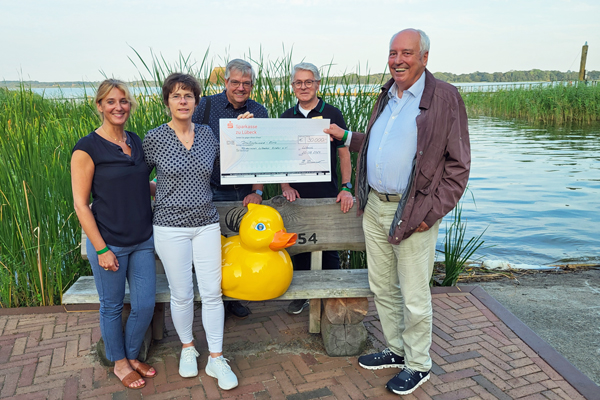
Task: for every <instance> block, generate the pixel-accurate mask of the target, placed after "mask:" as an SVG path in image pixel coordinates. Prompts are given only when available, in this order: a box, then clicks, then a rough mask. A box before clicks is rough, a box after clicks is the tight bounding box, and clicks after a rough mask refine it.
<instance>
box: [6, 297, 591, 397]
mask: <svg viewBox="0 0 600 400" xmlns="http://www.w3.org/2000/svg"><path fill="white" fill-rule="evenodd" d="M461 289H462V291H460V290H456V288H453V289H451V290H449V291H448V289H434V290H433V293H434V295H433V296H434V343H433V346H432V349H431V350H432V351H431V354H432V358H433V361H434V367H433V369H432V375H431V379H430V380H429V381H428V382H427V383H425V384H424V385H422V386H421V387H420V388H419V389H417V390H416V391H415V392H414V393H413V394H411V395H407V396H403V397H402V398H403V399H434V400H450V399H486V400H487V399H502V400H504V399H566V400H575V399H598V398H600V388H598V387H597V386H596V385H595V384H593V382H591V381H590V380H589V379H587V377H585V376H584V375H583V374H581V373H579V371H577V370H575V369H574V367H572V366H571V365H570V364H568V362H566V361H565V360H564V358H562V357H561V356H560V355H558V354H557V353H556V352H554V351H553V349H551V348H550V347H549V346H548V345H546V344H545V343H544V342H543V341H541V339H539V338H537V337H536V336H535V334H533V335H532V334H531V332H530V331H528V329H527V327H525V326H524V325H522V324H521V323H520V321H518V320H516V319H515V318H514V317H512V316H511V314H510V313H508V312H507V311H506V310H504V309H503V308H502V307H501V306H499V305H498V304H497V303H496V302H495V301H494V300H493V299H491V298H490V297H489V296H487V295H486V294H485V292H484V291H483V290H482V289H480V288H476V287H462V288H461ZM286 306H287V302H282V301H269V302H257V303H251V304H250V309H251V310H252V315H251V316H250V317H249V318H248V319H246V320H236V319H233V318H228V319H227V321H226V324H225V356H226V357H228V358H229V359H230V360H231V366H232V368H233V370H234V372H235V373H236V374H237V376H238V377H239V380H240V385H239V387H237V388H236V389H234V390H231V391H221V390H219V388H218V386H217V385H216V381H215V380H214V379H213V378H211V377H209V376H207V375H206V374H205V373H204V366H205V365H206V360H207V357H208V350H207V348H206V340H205V336H204V331H203V330H202V327H201V311H200V309H199V308H198V309H197V310H196V318H195V324H194V332H195V335H196V340H197V348H198V351H199V352H200V353H201V357H200V358H199V363H200V368H201V372H200V375H199V377H197V378H191V379H184V378H181V377H180V376H179V374H178V359H179V358H178V356H179V347H180V344H179V342H178V339H177V336H176V333H175V331H174V329H173V327H172V325H171V324H170V318H169V316H168V313H167V327H166V328H167V336H166V337H165V338H164V339H163V340H161V341H159V342H157V343H155V344H154V346H153V348H152V350H151V353H150V362H151V364H152V365H153V366H154V367H155V368H156V370H157V371H158V375H157V377H156V378H154V379H149V380H147V385H146V387H145V388H143V389H142V390H127V389H125V388H124V387H123V386H122V385H121V383H120V382H119V380H118V379H117V378H116V376H115V375H114V374H113V373H112V372H109V369H108V368H106V367H103V366H102V365H100V363H99V362H98V360H97V358H96V355H95V343H96V342H97V341H98V340H99V339H100V328H99V326H98V313H97V312H96V311H91V312H65V311H64V310H62V309H61V308H59V307H48V308H37V309H26V310H0V399H3V400H4V399H88V398H99V399H137V398H143V399H174V398H177V399H189V398H193V399H221V398H240V399H289V400H304V399H317V398H319V399H353V400H355V399H365V398H369V399H370V398H378V399H386V398H389V399H398V398H399V396H396V395H393V394H391V393H389V392H388V391H387V390H386V389H385V388H384V386H385V383H386V382H387V381H388V380H389V379H390V378H391V377H392V376H393V375H394V374H396V373H398V370H396V369H387V370H380V371H368V370H365V369H362V368H360V367H359V366H358V364H357V361H356V357H339V358H333V357H328V356H327V355H326V353H325V350H324V348H323V344H322V341H321V338H320V335H313V334H309V333H308V313H306V312H305V313H304V314H301V315H299V316H290V315H288V314H286V313H285V311H284V308H285V307H286ZM19 312H20V314H18V313H19ZM32 312H34V313H32ZM511 317H512V319H511ZM365 325H366V327H367V329H368V331H369V349H368V351H372V350H377V351H379V350H381V349H383V348H384V347H385V346H384V344H383V343H384V340H383V334H382V332H381V325H380V323H379V320H378V317H377V313H376V311H375V307H374V305H373V303H372V301H371V303H370V311H369V314H368V315H367V317H366V319H365ZM582 393H583V395H582Z"/></svg>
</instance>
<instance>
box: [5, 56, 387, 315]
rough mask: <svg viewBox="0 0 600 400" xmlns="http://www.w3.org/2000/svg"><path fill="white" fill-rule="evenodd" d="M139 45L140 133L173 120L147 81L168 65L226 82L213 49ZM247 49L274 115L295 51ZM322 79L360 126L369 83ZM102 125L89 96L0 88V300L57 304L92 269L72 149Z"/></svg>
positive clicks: (354, 261)
mask: <svg viewBox="0 0 600 400" xmlns="http://www.w3.org/2000/svg"><path fill="white" fill-rule="evenodd" d="M134 54H135V55H134V57H133V58H132V62H134V64H136V66H138V71H139V73H140V80H141V81H142V85H143V88H142V89H143V90H142V93H141V94H140V95H139V96H137V101H138V104H139V106H138V109H137V111H136V112H135V113H134V114H133V115H132V116H131V118H130V119H129V121H128V124H127V126H126V129H128V130H130V131H133V132H136V133H138V134H139V135H140V136H141V137H142V138H143V136H144V134H145V133H146V132H147V131H148V130H150V129H152V128H154V127H156V126H158V125H160V124H162V123H165V122H167V121H168V120H169V117H168V115H167V114H166V112H165V106H164V105H163V103H162V100H161V98H160V96H159V95H157V94H156V93H155V90H153V89H152V87H151V83H150V82H154V81H156V82H158V83H159V85H160V84H162V81H163V79H164V78H165V77H166V76H167V75H168V74H169V73H171V72H173V71H183V72H187V73H191V74H193V75H195V76H197V77H198V78H199V80H200V81H201V83H203V91H204V94H205V95H206V94H214V93H218V92H220V91H222V90H223V86H222V82H217V84H210V83H209V77H210V72H211V70H212V62H211V61H210V60H209V59H208V52H207V53H206V54H205V56H204V58H203V59H202V60H201V61H200V62H199V63H194V62H192V61H191V60H190V58H189V57H185V56H182V55H181V56H180V57H179V59H178V60H176V62H175V63H173V64H169V63H168V62H167V61H166V60H164V59H163V58H162V57H161V56H157V55H153V56H152V59H151V60H150V62H148V63H146V62H145V61H144V60H143V59H142V57H141V56H140V55H139V54H138V53H137V52H135V50H134ZM247 59H250V60H251V61H252V62H253V63H254V66H255V69H256V71H257V81H256V85H255V87H254V90H253V98H254V99H255V100H256V101H258V102H260V103H263V104H264V105H265V107H266V108H267V110H268V111H269V115H270V116H272V117H276V116H279V115H280V114H281V113H283V111H284V110H285V109H287V108H289V107H291V106H293V105H294V104H295V101H296V100H295V97H294V95H293V92H292V90H291V86H290V84H289V82H290V80H289V76H290V71H291V67H292V64H293V62H292V54H291V53H289V54H287V55H285V56H284V57H282V58H280V59H276V60H273V61H266V60H265V59H264V58H263V55H262V54H258V55H257V56H256V57H254V56H253V55H249V57H247ZM225 62H226V60H224V61H223V62H222V63H219V64H222V65H224V64H225ZM322 79H323V83H322V87H323V91H322V94H321V95H322V97H323V98H324V99H325V101H327V102H329V103H331V104H333V105H335V106H336V107H338V108H340V109H341V110H342V113H343V114H344V116H345V117H346V122H347V124H348V126H349V127H350V128H351V129H352V130H356V131H361V130H364V129H365V128H366V123H367V118H368V116H369V115H370V112H371V108H372V106H373V103H374V100H375V97H374V96H373V95H372V94H371V93H370V90H371V89H370V88H369V87H368V83H362V84H359V85H354V84H351V83H350V79H346V80H344V79H342V80H336V81H334V80H333V79H332V78H330V76H329V71H325V73H324V74H323V76H322ZM339 82H341V83H339ZM370 83H380V82H370ZM152 86H153V85H152ZM89 92H90V93H88V94H91V93H92V92H93V90H90V91H89ZM350 93H352V96H350ZM99 125H100V120H99V118H98V116H97V115H96V112H95V105H94V104H93V100H92V97H87V98H85V99H76V100H75V99H46V98H44V97H43V96H40V95H37V94H35V93H33V91H32V90H31V88H29V87H26V86H24V85H21V87H20V88H19V90H10V91H9V90H7V89H0V307H2V308H5V307H22V306H38V305H55V304H60V303H61V297H62V293H63V292H64V291H65V290H66V289H67V288H68V287H69V286H70V285H71V284H72V283H73V282H74V281H75V280H76V279H77V278H78V277H79V276H83V275H90V274H91V271H90V268H89V265H88V263H87V262H86V261H84V260H83V259H82V258H81V255H80V238H81V230H80V226H79V222H78V220H77V217H76V215H75V213H74V211H73V200H72V194H71V179H70V158H71V151H72V148H73V146H74V145H75V143H76V142H77V140H78V139H79V138H81V137H82V136H85V135H86V134H88V133H89V132H91V131H92V130H94V129H96V128H97V127H98V126H99ZM354 157H356V156H354ZM355 161H356V160H355V158H354V162H355ZM353 165H354V164H353ZM279 193H281V191H280V188H279V185H267V188H266V190H265V194H266V196H267V198H270V197H272V196H274V195H276V194H279ZM343 258H344V257H343ZM345 258H346V259H348V260H350V265H349V267H352V266H357V267H360V266H364V254H361V253H356V252H351V253H349V252H346V253H345Z"/></svg>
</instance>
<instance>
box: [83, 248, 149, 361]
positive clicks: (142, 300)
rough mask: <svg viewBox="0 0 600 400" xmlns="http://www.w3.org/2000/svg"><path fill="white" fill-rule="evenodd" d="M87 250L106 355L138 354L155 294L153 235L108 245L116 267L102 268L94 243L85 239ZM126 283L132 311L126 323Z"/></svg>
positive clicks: (117, 357)
mask: <svg viewBox="0 0 600 400" xmlns="http://www.w3.org/2000/svg"><path fill="white" fill-rule="evenodd" d="M86 247H87V254H88V259H89V262H90V264H91V266H92V272H93V273H94V280H95V282H96V289H97V290H98V295H99V297H100V331H101V332H102V338H103V339H104V347H105V349H106V357H107V358H108V359H109V360H110V361H117V360H122V359H123V358H128V359H130V360H134V359H136V358H137V356H138V354H139V352H140V348H141V346H142V342H143V341H144V335H145V333H146V330H147V329H148V326H149V325H150V322H151V321H152V315H153V314H154V297H155V295H156V262H155V260H154V238H153V237H150V239H148V240H146V241H145V242H142V243H140V244H136V245H133V246H128V247H117V246H111V245H108V248H109V249H110V250H111V251H112V252H113V253H114V254H115V256H116V257H117V260H119V269H118V270H117V271H114V272H113V271H105V270H104V269H102V267H100V265H99V264H98V255H97V254H96V250H95V249H94V246H92V244H91V243H90V241H89V240H88V241H87V244H86ZM126 280H127V282H128V283H129V293H130V297H131V314H129V318H128V319H127V323H126V324H125V333H123V323H122V322H121V314H122V313H123V299H124V297H125V281H126Z"/></svg>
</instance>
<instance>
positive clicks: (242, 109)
mask: <svg viewBox="0 0 600 400" xmlns="http://www.w3.org/2000/svg"><path fill="white" fill-rule="evenodd" d="M255 78H256V75H255V73H254V70H253V69H252V66H251V65H250V63H248V62H247V61H244V60H240V59H235V60H231V61H230V62H229V63H227V66H226V67H225V90H224V91H223V92H221V93H218V94H215V95H212V96H205V97H203V98H202V99H200V103H198V106H197V107H196V109H195V110H194V115H193V116H192V122H193V123H195V124H206V125H208V126H210V128H211V129H212V131H213V133H214V135H215V137H216V138H217V141H219V119H221V118H237V119H242V118H269V114H268V113H267V109H266V108H265V107H264V106H263V105H262V104H259V103H257V102H255V101H254V100H250V98H249V97H250V93H251V92H252V87H253V86H254V81H255ZM210 186H211V189H212V192H213V201H243V205H244V207H245V206H247V205H248V203H255V204H260V203H261V202H262V189H263V185H259V184H256V185H221V165H220V164H219V163H217V164H216V165H215V168H214V170H213V174H212V176H211V179H210ZM226 307H227V311H229V312H230V313H231V314H233V315H234V316H236V317H238V318H246V317H248V315H249V314H250V310H249V309H248V307H246V306H244V305H242V304H241V303H240V302H239V301H229V302H227V306H226Z"/></svg>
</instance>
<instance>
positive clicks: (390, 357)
mask: <svg viewBox="0 0 600 400" xmlns="http://www.w3.org/2000/svg"><path fill="white" fill-rule="evenodd" d="M358 365H360V366H361V367H363V368H365V369H383V368H404V357H402V356H399V355H397V354H394V353H392V351H391V350H390V349H384V350H383V351H382V352H381V353H374V354H367V355H366V356H360V357H358Z"/></svg>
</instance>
